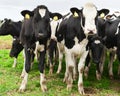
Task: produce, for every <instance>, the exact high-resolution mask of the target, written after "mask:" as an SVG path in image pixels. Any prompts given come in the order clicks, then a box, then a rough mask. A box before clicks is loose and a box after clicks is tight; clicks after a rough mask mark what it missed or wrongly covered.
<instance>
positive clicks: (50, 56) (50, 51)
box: [49, 49, 54, 74]
mask: <svg viewBox="0 0 120 96" xmlns="http://www.w3.org/2000/svg"><path fill="white" fill-rule="evenodd" d="M53 54H54V50H52V49H49V61H50V69H49V74H53Z"/></svg>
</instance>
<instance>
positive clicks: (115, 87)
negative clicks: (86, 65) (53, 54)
mask: <svg viewBox="0 0 120 96" xmlns="http://www.w3.org/2000/svg"><path fill="white" fill-rule="evenodd" d="M0 38H1V37H0ZM5 40H6V39H5ZM9 51H10V50H9V49H2V50H0V96H80V95H79V93H78V90H77V80H76V81H74V82H73V88H72V90H71V91H67V89H66V84H65V83H63V82H62V81H63V77H64V71H65V64H64V62H65V61H64V62H63V64H64V66H63V70H62V72H61V73H60V74H59V75H58V74H56V73H55V72H56V70H57V64H56V65H55V68H54V73H53V75H49V73H48V71H49V68H48V67H46V68H45V72H46V78H47V88H48V91H47V92H45V93H43V92H42V91H41V89H40V84H39V71H38V63H37V62H36V61H35V62H34V66H33V68H32V69H31V72H30V73H29V77H28V84H27V88H26V91H25V92H23V93H19V92H18V89H19V87H20V84H21V81H22V79H21V78H20V75H21V72H22V67H23V55H22V52H21V54H20V55H19V57H18V64H17V67H16V68H12V64H13V58H10V57H9ZM107 62H108V60H106V62H105V63H106V64H105V68H104V73H103V76H102V79H101V80H100V81H98V80H97V79H96V77H95V69H96V66H95V65H94V64H92V66H91V67H90V72H89V77H88V79H87V80H86V79H85V78H84V88H85V92H86V93H87V94H89V95H87V96H120V80H119V78H118V75H117V67H118V61H115V62H114V66H115V67H114V75H115V78H114V80H110V79H109V76H108V69H107Z"/></svg>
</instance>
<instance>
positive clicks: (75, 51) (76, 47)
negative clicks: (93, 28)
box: [65, 44, 86, 56]
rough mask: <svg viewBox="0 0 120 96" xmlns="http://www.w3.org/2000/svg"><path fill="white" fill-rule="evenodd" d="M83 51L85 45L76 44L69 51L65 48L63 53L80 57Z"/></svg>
mask: <svg viewBox="0 0 120 96" xmlns="http://www.w3.org/2000/svg"><path fill="white" fill-rule="evenodd" d="M84 51H86V45H85V44H76V45H74V46H73V48H71V49H67V48H66V47H65V52H70V53H71V54H74V56H80V55H81V54H82V53H83V52H84Z"/></svg>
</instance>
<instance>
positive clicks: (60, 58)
mask: <svg viewBox="0 0 120 96" xmlns="http://www.w3.org/2000/svg"><path fill="white" fill-rule="evenodd" d="M58 51H59V65H58V69H57V72H56V73H57V74H59V73H60V72H61V69H62V60H63V51H62V50H60V49H59V50H58Z"/></svg>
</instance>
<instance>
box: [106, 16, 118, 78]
mask: <svg viewBox="0 0 120 96" xmlns="http://www.w3.org/2000/svg"><path fill="white" fill-rule="evenodd" d="M119 23H120V18H119V17H115V18H113V17H109V18H108V17H106V21H105V36H104V42H105V46H106V48H107V49H108V51H109V52H110V61H109V64H108V69H109V76H110V78H111V79H112V78H113V72H112V70H113V61H114V58H115V55H116V54H117V57H118V59H119V38H118V37H119V30H118V29H119V27H118V26H119ZM118 73H119V70H118Z"/></svg>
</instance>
